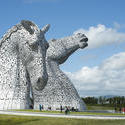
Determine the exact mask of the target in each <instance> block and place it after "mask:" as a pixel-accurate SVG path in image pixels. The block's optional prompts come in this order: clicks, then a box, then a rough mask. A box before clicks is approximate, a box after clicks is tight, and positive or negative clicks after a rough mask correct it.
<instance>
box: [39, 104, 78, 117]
mask: <svg viewBox="0 0 125 125" xmlns="http://www.w3.org/2000/svg"><path fill="white" fill-rule="evenodd" d="M39 110H40V111H42V110H44V107H43V105H41V104H39ZM48 110H51V107H48ZM63 111H64V112H65V114H66V115H67V114H69V113H70V111H77V110H76V109H75V108H74V107H72V108H70V107H69V106H65V108H64V107H63V106H62V105H61V106H60V112H61V113H62V112H63Z"/></svg>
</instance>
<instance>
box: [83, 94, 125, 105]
mask: <svg viewBox="0 0 125 125" xmlns="http://www.w3.org/2000/svg"><path fill="white" fill-rule="evenodd" d="M82 99H83V101H84V102H85V104H87V105H89V104H90V105H96V104H98V105H108V106H113V107H125V97H124V96H115V97H110V98H106V97H105V96H100V97H98V98H97V97H85V98H82Z"/></svg>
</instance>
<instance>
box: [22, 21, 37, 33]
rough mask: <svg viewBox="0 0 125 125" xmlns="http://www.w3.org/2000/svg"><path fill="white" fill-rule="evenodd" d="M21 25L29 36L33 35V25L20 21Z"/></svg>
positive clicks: (29, 22)
mask: <svg viewBox="0 0 125 125" xmlns="http://www.w3.org/2000/svg"><path fill="white" fill-rule="evenodd" d="M21 24H22V26H23V27H24V28H25V29H26V30H27V31H28V32H29V33H30V34H34V30H33V29H32V28H31V26H35V24H34V23H32V22H31V21H28V20H22V21H21Z"/></svg>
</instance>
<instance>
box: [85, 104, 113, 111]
mask: <svg viewBox="0 0 125 125" xmlns="http://www.w3.org/2000/svg"><path fill="white" fill-rule="evenodd" d="M87 110H114V107H110V106H101V105H97V106H96V105H94V106H93V105H87Z"/></svg>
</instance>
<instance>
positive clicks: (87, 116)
mask: <svg viewBox="0 0 125 125" xmlns="http://www.w3.org/2000/svg"><path fill="white" fill-rule="evenodd" d="M0 114H8V115H23V116H41V117H56V118H76V119H125V116H101V115H96V116H95V115H64V114H50V113H40V112H22V111H20V112H19V111H0Z"/></svg>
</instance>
